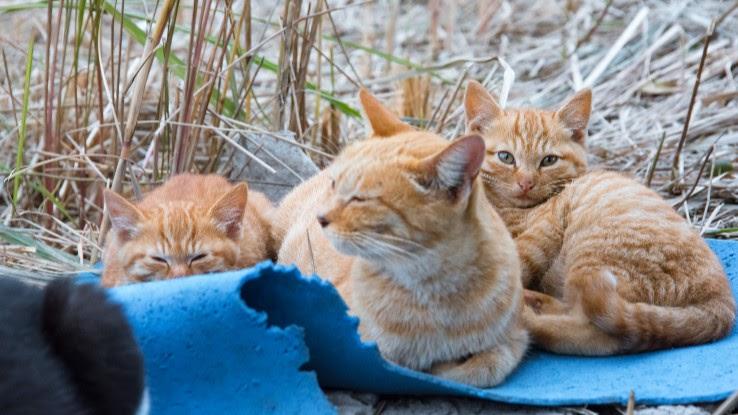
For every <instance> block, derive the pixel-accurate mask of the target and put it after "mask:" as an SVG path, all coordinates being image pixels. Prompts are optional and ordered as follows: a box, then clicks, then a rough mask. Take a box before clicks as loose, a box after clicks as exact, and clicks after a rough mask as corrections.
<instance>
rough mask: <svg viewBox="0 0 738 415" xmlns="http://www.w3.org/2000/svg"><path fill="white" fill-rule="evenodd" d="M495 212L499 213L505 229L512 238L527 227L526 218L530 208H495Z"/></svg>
mask: <svg viewBox="0 0 738 415" xmlns="http://www.w3.org/2000/svg"><path fill="white" fill-rule="evenodd" d="M497 213H499V214H500V217H501V218H502V220H503V221H504V222H505V226H506V227H507V230H508V231H509V232H510V234H511V235H512V237H513V238H516V237H517V236H518V235H520V234H521V233H523V232H525V230H526V229H527V228H528V218H529V216H530V214H531V209H521V208H497Z"/></svg>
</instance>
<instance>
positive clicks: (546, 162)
mask: <svg viewBox="0 0 738 415" xmlns="http://www.w3.org/2000/svg"><path fill="white" fill-rule="evenodd" d="M557 161H559V156H554V155H553V154H549V155H548V156H546V157H544V158H543V160H541V167H546V166H550V165H552V164H554V163H556V162H557Z"/></svg>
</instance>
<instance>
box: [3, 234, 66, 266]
mask: <svg viewBox="0 0 738 415" xmlns="http://www.w3.org/2000/svg"><path fill="white" fill-rule="evenodd" d="M0 239H3V240H5V241H6V242H8V243H10V244H14V245H22V246H28V247H31V248H34V249H35V250H36V255H38V256H39V257H41V258H44V259H47V260H49V261H58V262H62V263H65V264H74V265H77V266H78V265H79V260H78V259H77V258H75V257H74V256H72V255H69V254H68V253H66V252H64V251H60V250H58V249H56V248H52V247H50V246H48V245H46V244H44V243H42V242H39V241H36V240H35V239H33V238H31V237H29V236H28V235H26V234H25V233H23V232H19V231H18V230H16V229H13V228H9V227H7V226H5V225H0Z"/></svg>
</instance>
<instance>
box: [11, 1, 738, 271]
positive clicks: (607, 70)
mask: <svg viewBox="0 0 738 415" xmlns="http://www.w3.org/2000/svg"><path fill="white" fill-rule="evenodd" d="M736 5H738V3H735V4H734V3H733V2H728V1H719V0H706V1H702V2H699V4H698V3H697V2H694V1H691V2H690V1H686V0H682V1H656V0H648V1H635V0H633V1H626V0H566V1H544V0H539V1H534V0H527V1H514V2H513V1H493V2H488V1H482V0H477V1H471V0H468V1H451V0H434V1H430V2H422V3H421V2H419V3H417V4H416V3H406V2H398V1H396V0H383V1H374V2H371V1H370V2H356V1H352V2H348V1H339V0H333V1H325V0H285V1H281V2H251V1H250V0H237V1H234V0H201V1H198V2H192V1H185V0H180V1H176V0H171V1H170V0H125V1H124V0H117V1H116V0H56V1H53V2H51V3H48V2H47V1H43V0H42V1H39V2H32V3H29V2H24V1H20V0H18V1H15V0H5V1H3V2H2V3H0V23H1V24H2V25H3V27H4V28H5V29H6V30H4V31H3V32H2V34H1V35H0V49H1V50H2V55H3V56H2V58H3V59H2V61H0V66H2V68H0V178H2V179H3V182H4V186H3V190H2V192H0V220H1V221H2V224H3V225H2V227H1V228H0V237H2V239H3V240H4V241H5V243H6V244H5V245H3V246H2V248H1V249H0V261H2V262H3V263H5V264H6V266H10V267H17V268H24V269H33V270H40V271H49V272H61V271H69V270H76V269H80V268H82V267H87V266H89V264H91V263H92V262H94V261H95V260H96V259H97V258H99V253H100V244H101V240H102V239H101V233H104V229H105V228H104V226H103V228H102V231H103V232H101V219H102V217H103V216H102V213H103V212H102V200H101V191H102V189H103V188H104V187H105V186H110V187H113V188H116V189H117V188H119V189H122V190H123V192H124V193H126V194H133V195H135V194H140V192H141V191H145V190H146V189H147V188H148V187H149V186H151V185H154V184H156V183H160V182H161V181H162V180H164V179H166V178H167V177H168V176H169V175H170V174H172V173H173V172H178V171H197V172H215V173H219V174H225V175H229V174H231V173H232V172H234V171H239V170H240V168H241V167H242V166H238V165H236V163H234V161H233V160H234V157H233V155H234V154H235V153H241V154H246V155H249V154H250V155H249V157H248V159H250V160H252V161H253V162H255V163H262V164H263V165H267V167H269V168H271V169H280V168H281V166H278V165H269V163H267V162H265V161H264V160H260V159H255V158H256V157H257V156H254V155H253V154H252V153H250V152H249V151H248V150H246V149H245V148H244V147H243V146H244V145H245V142H246V140H247V139H249V140H255V139H256V138H254V137H256V136H257V134H256V133H259V132H263V131H272V132H273V133H274V134H277V135H281V136H284V137H287V136H289V135H291V134H292V133H294V136H295V137H296V140H297V141H298V142H299V143H300V144H301V145H302V146H303V148H306V149H308V150H307V152H308V153H309V154H310V155H311V157H313V158H314V159H315V160H316V161H318V162H319V163H320V164H323V163H325V162H327V161H329V159H330V157H329V155H330V154H335V152H337V151H338V150H339V149H340V147H341V146H342V145H344V144H345V143H346V142H348V141H350V140H353V139H356V138H357V137H360V136H361V134H362V132H363V126H362V124H361V121H360V119H359V118H358V113H357V111H356V108H355V107H356V102H355V95H356V91H357V87H358V86H359V85H365V86H367V87H370V88H371V89H372V90H373V91H374V92H375V93H377V94H378V95H379V96H380V97H382V98H383V99H386V100H387V101H388V102H395V103H397V105H398V110H400V111H401V112H402V113H403V114H405V115H407V116H408V117H409V120H410V121H412V122H414V123H417V124H419V125H428V126H429V128H436V129H440V130H441V132H442V133H443V134H444V135H446V136H447V137H452V136H455V135H458V134H459V133H460V132H461V131H462V129H463V125H462V122H463V114H462V111H461V108H460V97H461V93H460V87H461V86H462V85H461V83H460V80H461V79H464V78H467V79H468V78H474V79H478V80H480V81H483V82H485V84H486V85H487V86H488V87H490V88H491V89H493V90H496V91H497V92H498V95H500V97H501V99H502V100H503V101H504V100H506V101H507V102H508V103H509V104H508V105H514V106H543V107H551V106H555V105H557V104H558V103H560V102H562V101H563V100H564V99H565V98H566V97H567V96H568V95H570V94H572V93H573V92H574V91H575V90H576V89H578V88H581V87H583V86H591V87H592V88H593V91H594V107H595V108H594V117H593V120H592V122H591V123H590V137H591V138H590V149H591V154H592V162H593V165H597V166H601V167H605V168H609V169H616V170H619V171H624V172H628V173H631V174H633V175H635V176H636V177H638V178H639V179H641V180H643V181H644V182H646V181H647V179H649V180H648V182H649V183H650V186H651V187H652V188H654V189H657V190H659V191H660V192H661V193H662V194H663V195H664V196H665V197H666V198H667V199H668V200H669V201H671V202H672V203H673V205H674V206H675V208H677V209H678V210H679V212H680V213H681V214H683V215H684V216H685V217H686V218H687V219H688V220H689V221H690V222H691V223H692V224H693V225H694V226H695V227H696V228H697V229H699V230H700V231H701V232H703V233H704V234H705V235H710V236H719V237H738V219H736V213H737V212H738V176H736V173H735V169H736V167H738V81H736V79H735V77H736V75H738V70H737V69H736V64H737V63H738V11H735V12H733V13H730V11H731V10H732V9H733V8H735V7H736ZM167 10H169V11H167ZM712 21H715V22H716V29H715V33H714V34H713V36H712V37H711V38H710V43H709V48H708V49H707V54H706V55H705V59H704V62H702V61H703V59H702V55H703V46H704V45H705V34H706V32H707V31H708V29H709V27H710V23H711V22H712ZM159 30H160V34H161V38H160V39H158V38H157V37H158V36H157V34H158V33H157V32H158V31H159ZM32 40H33V43H32V42H31V41H32ZM32 44H33V48H31V47H30V46H31V45H32ZM495 56H497V57H500V58H502V60H495V59H486V57H495ZM701 62H702V63H701ZM50 63H51V64H50ZM701 65H702V69H701V71H700V70H699V68H700V66H701ZM149 66H150V68H149ZM26 68H28V70H26ZM420 75H422V76H420ZM698 76H699V78H700V83H699V87H698V88H697V89H696V93H695V94H693V91H695V81H696V79H697V77H698ZM317 91H320V92H317ZM693 96H694V99H693V100H692V97H693ZM690 104H691V105H690ZM688 112H691V120H690V123H689V129H688V130H686V131H685V129H684V126H685V120H686V117H687V114H688ZM284 130H290V131H291V133H289V134H288V133H287V132H286V131H285V132H283V131H284ZM683 132H684V134H683ZM682 137H683V139H682ZM680 143H682V144H681V145H680ZM659 149H660V150H659Z"/></svg>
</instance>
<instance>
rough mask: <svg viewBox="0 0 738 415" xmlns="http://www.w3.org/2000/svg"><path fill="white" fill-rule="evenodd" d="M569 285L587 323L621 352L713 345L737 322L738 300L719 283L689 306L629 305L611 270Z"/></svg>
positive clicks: (573, 281)
mask: <svg viewBox="0 0 738 415" xmlns="http://www.w3.org/2000/svg"><path fill="white" fill-rule="evenodd" d="M717 277H718V278H719V279H724V277H722V276H720V275H718V276H717ZM570 284H572V285H573V286H572V287H571V288H575V290H576V291H578V292H579V295H581V297H580V303H581V305H582V308H583V311H584V313H585V315H586V316H587V317H588V318H589V320H590V321H591V322H592V323H594V325H595V326H597V327H598V328H599V329H601V330H602V331H604V332H605V333H607V334H609V335H610V336H611V337H614V338H617V339H618V340H619V347H618V348H619V349H620V350H619V351H620V352H626V353H627V352H638V351H643V350H651V349H656V348H667V347H676V346H687V345H692V344H699V343H706V342H710V341H714V340H717V339H719V338H722V337H724V336H726V335H727V334H728V333H729V332H730V331H731V329H732V328H733V324H734V321H735V300H734V299H733V297H732V295H731V294H730V290H720V289H718V288H719V287H717V285H718V283H716V284H715V287H713V288H715V290H714V294H713V295H707V296H705V299H704V300H703V301H702V302H694V303H692V304H689V305H685V306H662V305H654V304H648V303H641V302H639V303H633V302H630V301H627V300H625V299H624V298H623V297H621V296H620V295H619V294H618V292H617V279H616V277H615V275H613V274H612V273H611V272H610V271H607V270H603V271H601V272H600V273H599V274H590V275H589V277H588V278H580V279H577V278H572V279H571V280H570ZM574 286H576V287H574ZM708 289H709V288H708Z"/></svg>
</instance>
